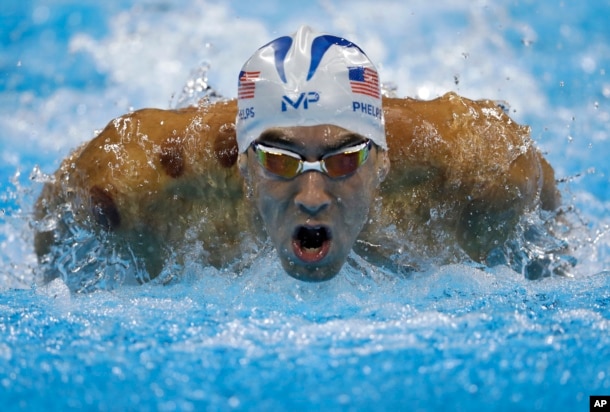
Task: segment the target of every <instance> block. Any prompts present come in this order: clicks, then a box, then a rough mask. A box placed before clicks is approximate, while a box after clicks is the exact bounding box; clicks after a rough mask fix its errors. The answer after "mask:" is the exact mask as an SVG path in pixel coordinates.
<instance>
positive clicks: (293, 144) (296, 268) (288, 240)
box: [239, 125, 389, 281]
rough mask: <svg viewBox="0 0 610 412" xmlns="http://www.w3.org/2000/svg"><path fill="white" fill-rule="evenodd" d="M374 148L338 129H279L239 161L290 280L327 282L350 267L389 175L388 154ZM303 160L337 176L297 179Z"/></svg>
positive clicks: (306, 175) (306, 173)
mask: <svg viewBox="0 0 610 412" xmlns="http://www.w3.org/2000/svg"><path fill="white" fill-rule="evenodd" d="M367 142H368V140H367V139H365V138H364V137H362V136H360V135H358V134H355V133H352V132H350V131H348V130H346V129H343V128H340V127H337V126H332V125H319V126H308V127H289V128H274V129H269V130H267V131H265V132H264V133H263V134H261V136H260V137H259V138H258V139H257V140H256V142H254V144H253V146H252V147H250V148H249V149H248V150H247V151H246V152H245V153H244V154H243V155H241V156H240V161H239V164H240V170H241V171H242V174H243V175H244V177H245V179H246V184H248V185H250V186H251V189H250V190H252V193H253V196H252V200H253V202H254V203H255V205H256V207H257V208H258V211H259V213H260V215H261V217H262V219H263V222H264V225H265V228H266V231H267V233H268V235H269V237H270V239H271V241H272V242H273V244H274V246H275V248H276V250H277V251H278V254H279V257H280V259H281V261H282V265H283V267H284V269H285V270H286V272H288V274H290V275H291V276H293V277H295V278H297V279H301V280H307V281H322V280H327V279H330V278H332V277H333V276H335V275H336V274H337V272H339V270H340V269H341V267H342V266H343V264H344V263H345V260H346V259H347V256H348V254H349V252H350V250H351V249H352V246H353V245H354V242H355V241H356V238H357V237H358V234H359V233H360V231H361V229H362V227H363V225H364V223H365V222H366V219H367V217H368V213H369V208H370V206H371V203H372V201H373V199H374V197H375V194H376V191H377V188H378V186H379V183H380V182H381V181H382V180H383V178H384V177H385V175H386V174H387V172H388V169H389V161H388V158H387V153H386V152H385V151H383V150H380V149H378V148H377V147H376V146H375V145H374V144H373V143H370V144H367ZM291 155H292V156H291ZM333 155H338V156H337V157H334V156H333ZM295 156H296V157H295ZM331 156H333V157H332V158H331ZM298 158H300V159H302V160H305V161H308V162H316V161H318V160H320V159H326V162H325V165H326V168H327V169H328V172H329V174H331V175H335V176H334V177H330V176H329V175H327V174H326V173H323V172H321V171H318V170H307V171H304V172H302V173H300V174H297V175H296V176H292V175H294V172H295V168H294V166H297V165H298V160H299V159H298ZM358 165H360V166H359V167H357V166H358ZM305 168H307V165H306V166H305ZM345 172H349V173H347V174H344V173H345ZM282 175H283V176H282Z"/></svg>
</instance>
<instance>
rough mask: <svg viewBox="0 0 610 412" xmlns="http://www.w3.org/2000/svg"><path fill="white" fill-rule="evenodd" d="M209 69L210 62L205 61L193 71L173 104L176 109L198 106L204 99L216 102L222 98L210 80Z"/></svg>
mask: <svg viewBox="0 0 610 412" xmlns="http://www.w3.org/2000/svg"><path fill="white" fill-rule="evenodd" d="M209 70H210V64H209V63H206V62H203V63H201V64H200V65H199V67H197V68H196V69H195V70H193V71H192V72H191V76H190V78H189V80H187V82H186V84H185V85H184V87H183V88H182V92H181V94H180V95H179V96H178V98H177V100H176V103H175V104H174V105H173V107H174V108H175V109H179V108H182V107H188V106H197V104H198V103H199V102H200V101H202V100H206V101H210V102H214V101H218V100H220V99H222V96H221V95H220V94H219V93H218V92H217V91H216V90H215V89H214V88H213V87H212V86H210V84H209V82H208V71H209ZM170 106H171V104H170Z"/></svg>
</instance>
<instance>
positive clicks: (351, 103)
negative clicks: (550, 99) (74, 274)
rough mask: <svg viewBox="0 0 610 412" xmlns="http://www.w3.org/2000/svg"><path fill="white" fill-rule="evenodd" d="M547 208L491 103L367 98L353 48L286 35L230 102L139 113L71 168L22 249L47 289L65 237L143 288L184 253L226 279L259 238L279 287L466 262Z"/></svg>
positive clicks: (531, 150)
mask: <svg viewBox="0 0 610 412" xmlns="http://www.w3.org/2000/svg"><path fill="white" fill-rule="evenodd" d="M390 164H391V167H390ZM558 205H559V195H558V192H557V189H556V187H555V181H554V177H553V170H552V168H551V167H550V166H549V165H548V163H547V162H546V161H545V160H544V158H543V157H542V155H541V154H540V153H539V151H538V150H537V149H536V148H535V147H534V145H533V142H532V140H531V139H530V137H529V129H528V128H527V127H523V126H519V125H517V124H516V123H515V122H513V121H512V120H511V119H510V118H509V117H508V116H507V115H506V114H505V113H504V112H503V111H502V110H501V109H500V108H499V107H497V105H496V104H495V103H494V102H491V101H478V102H475V101H472V100H468V99H465V98H462V97H459V96H457V95H455V94H453V93H449V94H447V95H445V96H443V97H441V98H438V99H436V100H433V101H417V100H413V99H391V98H384V97H382V95H381V90H380V84H379V79H378V73H377V70H376V68H375V66H374V65H373V64H372V63H371V61H370V60H369V58H368V57H367V56H366V54H365V53H364V52H363V51H362V49H360V48H359V47H358V46H357V45H355V44H354V43H352V42H350V41H347V40H345V39H343V38H340V37H337V36H332V35H328V34H319V33H315V32H313V31H312V30H311V29H310V28H308V27H302V28H300V29H299V30H298V31H297V32H296V33H295V34H293V35H291V36H283V37H280V38H278V39H275V40H273V41H272V42H270V43H268V44H266V45H265V46H263V47H261V48H260V49H259V50H257V51H256V52H255V53H254V55H253V56H252V57H251V58H250V59H249V60H248V61H247V62H246V63H245V64H244V66H243V68H242V70H241V72H240V73H239V80H238V98H237V101H235V100H231V101H222V102H217V103H214V104H201V105H200V106H199V107H189V108H186V109H181V110H174V111H170V110H157V109H144V110H140V111H137V112H134V113H131V114H128V115H125V116H123V117H121V118H118V119H115V120H114V121H112V122H111V123H110V124H109V125H108V126H107V127H106V128H105V129H104V130H103V131H102V132H101V133H100V134H99V135H98V136H97V137H96V138H95V139H93V140H92V141H91V142H89V143H88V144H86V145H84V146H83V147H81V148H80V149H78V150H77V151H75V152H74V153H72V154H71V155H70V156H69V157H68V158H67V159H66V160H65V161H64V162H63V163H62V165H61V166H60V169H59V170H58V171H57V173H56V175H55V180H54V182H53V183H49V184H47V185H46V186H45V188H44V189H43V193H42V195H41V197H40V198H39V200H38V203H37V206H36V217H37V219H38V220H39V221H44V220H45V219H46V220H51V221H52V222H53V225H40V226H41V227H43V229H41V230H39V231H38V233H37V235H36V239H35V246H36V251H37V254H38V255H39V257H40V259H41V261H42V262H43V264H44V265H45V266H46V267H47V268H48V271H49V273H48V274H47V277H48V278H53V277H55V276H62V277H64V278H65V277H69V276H70V273H69V272H70V271H73V270H72V269H70V270H66V263H65V259H66V258H65V256H66V254H65V253H64V252H62V247H65V246H66V244H67V243H66V241H65V239H67V238H70V237H71V236H73V234H74V230H73V229H71V227H72V226H74V225H75V226H78V227H82V228H85V229H86V230H89V231H91V232H93V233H96V234H97V236H98V238H100V239H102V238H103V239H104V241H105V242H108V243H110V244H112V245H113V250H115V251H118V252H119V253H120V254H122V255H124V256H129V257H132V258H133V259H134V260H135V261H137V262H142V263H143V264H144V265H145V268H146V271H147V273H148V276H149V277H150V278H154V277H155V276H157V275H158V274H159V273H160V272H161V271H162V270H163V268H164V267H166V266H167V260H168V258H169V257H170V256H172V257H174V258H176V259H177V260H178V261H180V256H179V254H180V250H182V248H183V247H184V246H185V245H191V246H193V245H197V247H199V249H200V251H201V253H200V259H201V261H203V262H206V263H208V264H210V265H214V266H216V267H226V266H228V265H231V264H234V263H235V262H236V261H240V259H242V257H243V256H244V255H245V254H247V253H250V252H252V250H253V249H256V248H258V247H262V246H263V245H264V244H266V243H267V242H268V241H270V243H271V244H272V245H273V247H274V248H275V250H276V251H277V254H278V256H279V258H280V260H281V262H282V265H283V267H284V269H285V270H286V272H287V273H288V274H290V275H291V276H293V277H295V278H298V279H302V280H307V281H321V280H326V279H330V278H332V277H333V276H335V275H336V274H337V273H338V272H339V270H340V269H341V267H342V266H343V265H344V263H345V262H346V259H347V257H348V255H349V253H350V252H351V251H352V250H354V251H355V252H356V253H358V254H360V255H361V256H363V257H365V258H366V259H367V260H369V261H371V262H374V263H376V264H380V265H384V264H385V263H387V262H392V263H393V264H399V265H406V266H408V265H410V264H412V262H413V261H415V260H416V257H417V256H423V257H441V260H442V261H445V262H450V261H459V260H463V259H473V260H474V261H477V262H483V263H484V262H486V260H487V259H488V257H489V255H490V253H492V251H497V250H498V249H501V248H502V245H503V244H504V243H505V242H506V241H507V240H508V239H510V237H511V236H513V235H514V232H515V227H516V225H517V223H518V221H519V218H520V217H521V216H522V215H523V214H524V213H527V212H531V211H534V210H537V209H538V208H543V209H546V210H554V209H555V208H557V207H558ZM66 216H68V217H69V218H66ZM49 226H52V228H51V229H49ZM177 254H178V256H176V255H177ZM75 255H76V254H72V256H73V257H72V258H70V259H78V258H74V256H75ZM83 259H84V258H83ZM69 266H70V268H73V267H77V268H82V266H81V265H74V262H71V264H70V265H69ZM57 267H60V269H59V270H58V269H57Z"/></svg>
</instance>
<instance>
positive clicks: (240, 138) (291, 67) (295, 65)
mask: <svg viewBox="0 0 610 412" xmlns="http://www.w3.org/2000/svg"><path fill="white" fill-rule="evenodd" d="M237 102H238V109H239V110H238V113H237V119H236V125H237V145H238V147H239V152H240V153H242V152H245V151H246V150H248V147H249V146H250V144H251V143H252V142H253V141H254V140H256V139H257V138H258V137H259V136H260V134H261V133H262V132H263V131H265V130H266V129H268V128H271V127H292V126H314V125H318V124H332V125H335V126H339V127H343V128H345V129H347V130H350V131H353V132H355V133H358V134H361V135H363V136H365V137H368V138H369V139H371V140H372V141H373V142H374V143H375V144H377V145H378V146H379V147H381V148H383V149H387V144H386V137H385V128H384V118H383V110H382V107H381V90H380V87H379V77H378V75H377V70H376V69H375V66H374V65H373V63H371V61H370V60H369V58H368V57H367V56H366V54H364V52H363V51H362V49H360V47H358V46H357V45H355V44H354V43H352V42H350V41H348V40H345V39H343V38H341V37H337V36H332V35H328V34H320V33H314V32H313V31H312V30H311V28H309V27H307V26H302V27H301V28H299V30H298V31H297V32H296V33H295V34H294V35H292V36H284V37H280V38H277V39H275V40H273V41H272V42H270V43H268V44H266V45H264V46H263V47H261V48H260V49H258V50H257V51H256V53H254V55H253V56H252V57H251V58H250V59H249V60H248V61H247V62H246V63H245V64H244V66H243V68H242V70H241V72H240V73H239V87H238V100H237Z"/></svg>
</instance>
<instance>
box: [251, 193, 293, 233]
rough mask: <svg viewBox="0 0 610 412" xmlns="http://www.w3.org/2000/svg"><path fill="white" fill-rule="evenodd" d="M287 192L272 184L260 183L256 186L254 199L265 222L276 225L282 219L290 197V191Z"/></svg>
mask: <svg viewBox="0 0 610 412" xmlns="http://www.w3.org/2000/svg"><path fill="white" fill-rule="evenodd" d="M285 192H286V191H285V190H281V188H280V187H278V186H277V185H272V184H259V185H257V186H256V187H255V188H254V199H255V200H256V205H257V208H258V212H259V213H260V215H261V216H262V217H263V220H264V221H265V224H267V225H270V224H271V225H274V222H277V221H278V220H281V216H282V213H283V212H284V211H285V210H286V201H287V199H288V193H285Z"/></svg>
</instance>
